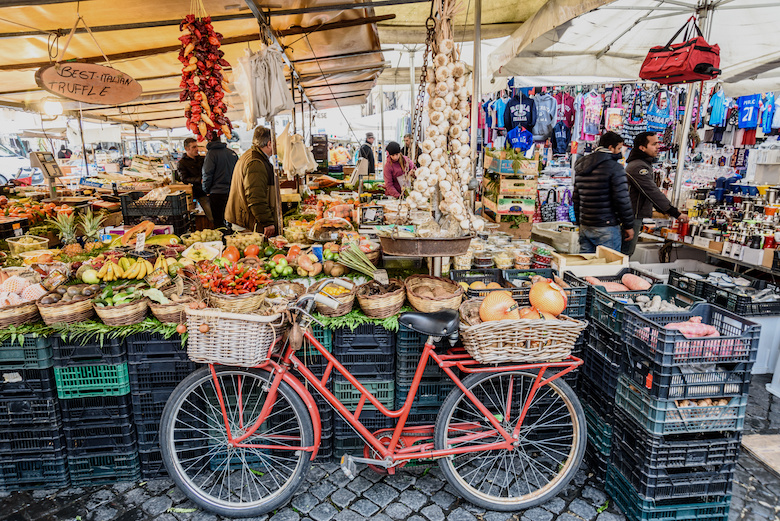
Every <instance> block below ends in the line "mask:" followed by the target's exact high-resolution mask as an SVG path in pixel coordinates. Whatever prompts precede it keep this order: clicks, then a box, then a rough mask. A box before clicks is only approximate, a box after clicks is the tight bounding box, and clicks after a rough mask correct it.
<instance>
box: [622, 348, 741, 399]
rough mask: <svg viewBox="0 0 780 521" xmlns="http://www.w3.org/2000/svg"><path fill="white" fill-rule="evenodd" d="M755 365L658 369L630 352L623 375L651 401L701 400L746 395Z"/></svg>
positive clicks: (657, 366)
mask: <svg viewBox="0 0 780 521" xmlns="http://www.w3.org/2000/svg"><path fill="white" fill-rule="evenodd" d="M752 368H753V363H752V362H740V363H736V364H694V365H671V366H669V365H658V364H656V363H654V362H653V361H652V360H651V359H650V358H648V357H646V356H644V355H643V354H642V353H639V352H637V351H636V350H635V349H634V348H629V349H628V351H627V353H626V357H625V358H624V361H623V364H622V370H623V374H625V375H626V376H627V377H628V379H629V380H630V381H631V382H632V383H633V384H634V385H638V386H641V387H644V388H645V389H646V390H647V392H648V394H649V395H650V396H651V397H652V398H656V399H661V400H668V399H683V398H687V399H697V400H698V399H701V398H722V397H724V396H739V395H742V394H747V392H748V389H749V388H750V380H751V376H752V375H751V369H752Z"/></svg>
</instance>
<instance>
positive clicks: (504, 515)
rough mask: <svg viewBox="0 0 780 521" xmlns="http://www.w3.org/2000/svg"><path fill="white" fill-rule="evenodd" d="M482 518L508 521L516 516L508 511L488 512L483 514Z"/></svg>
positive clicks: (491, 520)
mask: <svg viewBox="0 0 780 521" xmlns="http://www.w3.org/2000/svg"><path fill="white" fill-rule="evenodd" d="M482 519H483V520H484V521H509V520H512V519H517V516H516V515H515V514H512V513H510V512H488V513H486V514H485V515H484V516H483V518H482Z"/></svg>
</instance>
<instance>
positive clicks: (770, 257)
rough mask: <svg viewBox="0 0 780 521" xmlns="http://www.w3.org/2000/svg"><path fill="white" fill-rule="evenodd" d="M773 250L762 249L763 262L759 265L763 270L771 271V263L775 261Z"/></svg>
mask: <svg viewBox="0 0 780 521" xmlns="http://www.w3.org/2000/svg"><path fill="white" fill-rule="evenodd" d="M775 251H777V250H775V249H774V248H764V262H763V263H761V265H762V266H763V267H765V268H769V269H772V263H773V262H774V260H775Z"/></svg>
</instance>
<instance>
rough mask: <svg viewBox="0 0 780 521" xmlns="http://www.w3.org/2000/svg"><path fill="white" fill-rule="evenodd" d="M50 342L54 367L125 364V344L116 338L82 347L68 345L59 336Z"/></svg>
mask: <svg viewBox="0 0 780 521" xmlns="http://www.w3.org/2000/svg"><path fill="white" fill-rule="evenodd" d="M51 340H52V358H53V359H54V367H75V366H84V365H117V364H122V363H125V362H127V350H126V349H125V343H124V342H123V341H121V340H117V339H116V338H110V339H109V338H107V339H105V341H104V342H102V343H100V342H90V343H88V344H84V345H79V344H71V343H68V342H66V341H64V340H63V339H62V338H61V337H60V336H59V335H53V336H52V337H51Z"/></svg>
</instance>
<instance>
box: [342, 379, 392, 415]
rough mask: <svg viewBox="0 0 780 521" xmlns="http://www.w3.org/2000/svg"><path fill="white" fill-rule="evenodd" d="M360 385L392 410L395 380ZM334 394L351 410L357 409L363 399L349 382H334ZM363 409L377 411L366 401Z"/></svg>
mask: <svg viewBox="0 0 780 521" xmlns="http://www.w3.org/2000/svg"><path fill="white" fill-rule="evenodd" d="M360 383H361V384H362V385H363V387H365V388H366V390H367V391H368V392H370V393H371V394H373V395H374V396H375V397H376V399H377V400H378V401H379V403H381V404H382V405H384V406H385V407H388V408H392V407H393V405H394V404H395V402H394V398H395V382H394V381H393V380H387V381H379V382H360ZM333 394H334V395H335V396H336V399H338V400H339V401H340V402H341V403H343V404H344V405H345V406H346V407H347V408H348V409H349V410H354V409H356V408H357V405H358V403H359V402H360V398H361V394H360V391H359V390H358V389H357V388H356V387H354V386H353V385H352V384H351V383H349V382H339V381H336V382H333ZM363 409H365V410H376V407H374V405H373V404H372V403H371V402H369V401H368V399H366V403H365V406H364V407H363Z"/></svg>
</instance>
